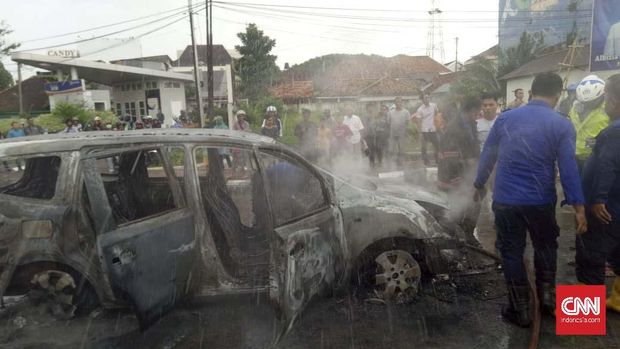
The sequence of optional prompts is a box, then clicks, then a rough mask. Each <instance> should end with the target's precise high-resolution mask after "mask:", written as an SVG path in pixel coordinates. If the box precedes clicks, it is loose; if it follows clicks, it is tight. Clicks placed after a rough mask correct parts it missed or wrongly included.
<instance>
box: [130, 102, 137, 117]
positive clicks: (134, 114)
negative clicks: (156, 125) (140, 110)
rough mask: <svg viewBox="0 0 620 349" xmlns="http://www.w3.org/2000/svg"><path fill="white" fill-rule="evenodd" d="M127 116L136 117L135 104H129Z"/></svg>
mask: <svg viewBox="0 0 620 349" xmlns="http://www.w3.org/2000/svg"><path fill="white" fill-rule="evenodd" d="M129 114H131V115H132V116H136V115H137V114H136V102H131V103H129Z"/></svg>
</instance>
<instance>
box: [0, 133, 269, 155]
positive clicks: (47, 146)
mask: <svg viewBox="0 0 620 349" xmlns="http://www.w3.org/2000/svg"><path fill="white" fill-rule="evenodd" d="M205 141H211V142H217V143H233V144H238V145H249V146H255V145H257V146H261V145H265V146H266V145H275V144H277V143H276V141H275V140H273V139H272V138H269V137H265V136H261V135H257V134H255V133H250V132H241V131H233V130H226V129H206V128H197V129H196V128H161V129H144V130H132V131H88V132H76V133H54V134H47V135H38V136H26V137H15V138H8V139H4V140H1V141H0V156H16V155H23V154H36V153H57V152H67V151H76V150H80V149H82V148H84V147H87V146H88V147H90V146H114V145H123V144H128V143H130V144H148V143H186V142H190V143H191V142H205Z"/></svg>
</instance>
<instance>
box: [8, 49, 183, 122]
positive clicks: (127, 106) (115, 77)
mask: <svg viewBox="0 0 620 349" xmlns="http://www.w3.org/2000/svg"><path fill="white" fill-rule="evenodd" d="M11 59H12V60H13V61H15V62H18V63H22V64H25V65H30V66H34V67H37V68H41V69H45V70H49V71H52V72H55V73H56V74H57V77H58V80H59V81H65V82H66V81H69V82H71V83H75V85H76V87H75V88H69V89H66V90H64V91H63V88H59V89H58V91H53V92H52V93H51V94H50V107H52V108H53V104H56V103H58V102H59V101H67V102H76V103H83V104H84V105H85V106H87V107H90V108H93V109H105V110H113V111H115V112H116V113H117V114H118V115H133V116H136V117H143V116H146V115H150V116H153V117H155V116H156V115H157V113H158V112H159V110H161V111H162V113H163V114H164V116H165V120H164V125H170V124H172V122H173V120H172V117H173V116H178V115H179V114H180V111H181V110H184V109H185V108H186V107H185V86H184V84H185V83H187V82H191V81H193V79H192V76H191V75H190V74H182V73H176V72H172V71H166V70H157V69H148V68H142V67H138V66H131V65H120V64H109V63H102V62H93V61H89V60H84V59H78V58H63V57H53V56H44V55H36V54H30V53H14V54H12V55H11ZM168 60H169V59H168ZM151 68H152V67H151ZM82 79H83V80H85V81H86V82H89V83H97V84H100V85H102V87H101V88H99V89H96V90H88V89H86V88H85V87H84V85H85V84H83V83H82V85H81V87H79V81H81V80H82ZM108 96H109V97H108Z"/></svg>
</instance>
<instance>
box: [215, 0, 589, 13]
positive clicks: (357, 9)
mask: <svg viewBox="0 0 620 349" xmlns="http://www.w3.org/2000/svg"><path fill="white" fill-rule="evenodd" d="M213 3H216V4H223V5H237V6H255V7H267V8H269V7H274V8H294V9H312V10H337V11H360V12H368V11H370V12H397V13H404V12H411V13H428V11H424V10H401V9H378V8H346V7H319V6H299V5H275V4H260V3H258V4H257V3H247V2H229V1H213ZM458 12H467V13H500V12H502V11H494V10H459V11H458ZM521 12H526V13H555V12H589V13H592V10H591V9H583V10H580V9H576V10H559V9H558V10H542V11H534V10H521Z"/></svg>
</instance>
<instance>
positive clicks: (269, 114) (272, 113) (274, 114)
mask: <svg viewBox="0 0 620 349" xmlns="http://www.w3.org/2000/svg"><path fill="white" fill-rule="evenodd" d="M270 118H273V124H274V125H275V127H276V128H277V129H278V134H277V137H276V138H280V137H282V122H281V121H280V118H279V117H278V109H277V108H276V107H275V106H273V105H270V106H268V107H267V110H266V111H265V118H264V119H263V124H262V125H261V129H263V128H265V126H266V124H267V120H269V119H270ZM271 133H273V132H272V131H269V134H271Z"/></svg>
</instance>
